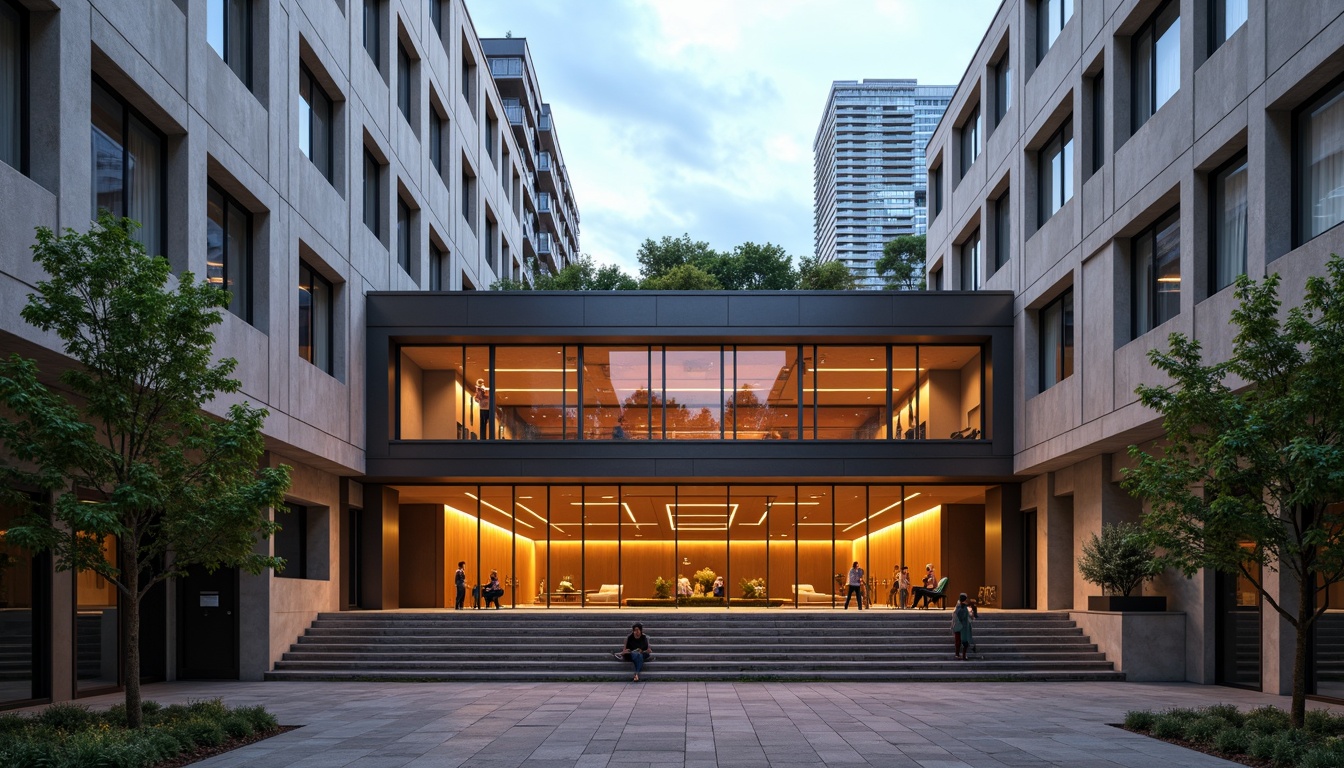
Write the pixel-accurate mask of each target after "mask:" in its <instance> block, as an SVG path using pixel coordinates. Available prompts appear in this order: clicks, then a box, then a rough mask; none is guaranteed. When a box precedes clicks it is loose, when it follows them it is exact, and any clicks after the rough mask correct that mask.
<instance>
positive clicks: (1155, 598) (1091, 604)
mask: <svg viewBox="0 0 1344 768" xmlns="http://www.w3.org/2000/svg"><path fill="white" fill-rule="evenodd" d="M1087 610H1089V611H1148V612H1154V611H1165V610H1167V598H1165V597H1163V596H1161V595H1132V596H1130V597H1125V596H1124V595H1102V596H1100V597H1089V598H1087Z"/></svg>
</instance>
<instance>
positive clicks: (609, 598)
mask: <svg viewBox="0 0 1344 768" xmlns="http://www.w3.org/2000/svg"><path fill="white" fill-rule="evenodd" d="M584 601H585V602H589V603H616V604H617V605H620V602H621V585H620V584H603V585H602V588H601V589H599V590H597V591H596V592H593V593H591V594H589V595H588V596H587V597H585V598H584Z"/></svg>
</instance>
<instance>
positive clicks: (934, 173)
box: [929, 165, 943, 217]
mask: <svg viewBox="0 0 1344 768" xmlns="http://www.w3.org/2000/svg"><path fill="white" fill-rule="evenodd" d="M929 203H930V205H929V207H930V208H932V209H933V214H932V216H933V217H937V216H938V214H940V213H942V212H943V167H942V166H941V165H940V166H938V167H937V168H933V169H931V170H930V171H929Z"/></svg>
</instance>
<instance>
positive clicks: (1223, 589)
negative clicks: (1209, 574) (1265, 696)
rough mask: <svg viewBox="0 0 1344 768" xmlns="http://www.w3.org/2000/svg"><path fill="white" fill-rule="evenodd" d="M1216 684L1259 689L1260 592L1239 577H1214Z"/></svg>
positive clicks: (1224, 575) (1222, 574) (1236, 575)
mask: <svg viewBox="0 0 1344 768" xmlns="http://www.w3.org/2000/svg"><path fill="white" fill-rule="evenodd" d="M1214 582H1215V591H1216V597H1215V599H1214V604H1215V605H1214V610H1215V611H1216V620H1215V625H1214V636H1215V637H1216V638H1217V640H1216V642H1217V646H1216V648H1217V650H1216V656H1217V659H1216V664H1217V677H1216V678H1215V679H1216V682H1218V683H1219V684H1220V685H1232V686H1236V687H1238V688H1250V689H1253V690H1257V691H1258V690H1260V593H1259V591H1258V590H1256V588H1255V586H1254V585H1252V584H1251V582H1250V580H1249V579H1246V578H1244V577H1242V576H1240V575H1239V574H1231V573H1219V574H1217V575H1216V576H1215V577H1214Z"/></svg>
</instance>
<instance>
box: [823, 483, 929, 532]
mask: <svg viewBox="0 0 1344 768" xmlns="http://www.w3.org/2000/svg"><path fill="white" fill-rule="evenodd" d="M919 493H920V492H919V491H915V492H914V493H912V494H910V495H909V496H906V497H905V498H904V499H901V500H900V501H893V502H892V503H890V504H888V505H887V506H885V507H883V508H881V509H879V510H877V511H876V512H874V513H873V514H871V515H869V516H867V517H865V518H864V519H863V520H860V521H859V522H858V523H855V524H854V525H851V526H849V528H855V527H857V526H858V525H859V523H862V522H866V521H868V520H872V519H873V518H874V517H877V516H878V515H880V514H882V513H883V512H886V511H887V510H889V509H891V508H893V507H895V506H896V505H898V504H904V503H905V502H907V501H909V500H911V499H913V498H915V497H916V496H918V495H919ZM849 528H846V529H845V530H844V531H842V533H844V532H848V531H849Z"/></svg>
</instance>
